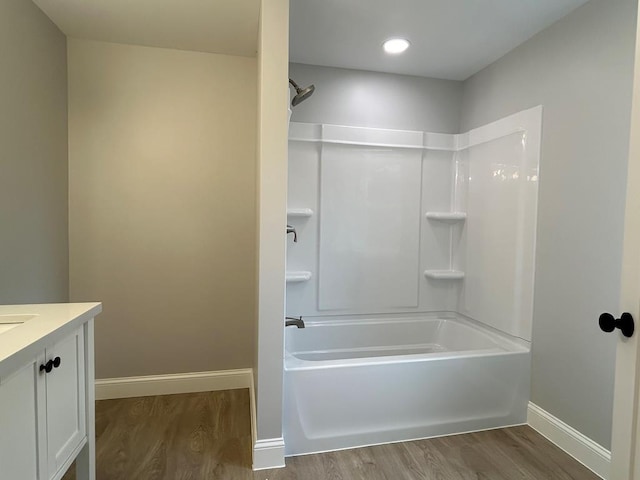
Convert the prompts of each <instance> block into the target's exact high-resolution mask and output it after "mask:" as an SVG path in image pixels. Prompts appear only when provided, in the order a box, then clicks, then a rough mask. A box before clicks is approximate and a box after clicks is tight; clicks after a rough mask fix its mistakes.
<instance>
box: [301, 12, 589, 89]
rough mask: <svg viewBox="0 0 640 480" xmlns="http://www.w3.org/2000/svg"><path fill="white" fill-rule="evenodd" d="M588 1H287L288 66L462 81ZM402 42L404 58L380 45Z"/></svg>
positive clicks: (402, 55)
mask: <svg viewBox="0 0 640 480" xmlns="http://www.w3.org/2000/svg"><path fill="white" fill-rule="evenodd" d="M587 1H588V0H393V1H390V0H291V26H290V58H291V61H292V62H297V63H306V64H311V65H324V66H332V67H343V68H355V69H360V70H373V71H379V72H391V73H401V74H406V75H418V76H423V77H435V78H444V79H450V80H466V79H467V78H468V77H470V76H471V75H473V74H474V73H476V72H478V71H480V70H482V69H483V68H484V67H486V66H487V65H490V64H491V63H493V62H494V61H496V60H497V59H498V58H500V57H502V56H503V55H504V54H505V53H507V52H509V51H510V50H512V49H513V48H515V47H516V46H518V45H520V44H521V43H523V42H524V41H525V40H527V39H529V38H531V37H532V36H533V35H535V34H536V33H538V32H540V31H541V30H543V29H545V28H546V27H548V26H549V25H551V24H552V23H554V22H555V21H556V20H558V19H560V18H562V17H563V16H565V15H566V14H567V13H569V12H570V11H572V10H573V9H575V8H577V7H579V6H580V5H582V4H584V3H586V2H587ZM395 36H400V37H404V38H406V39H408V40H409V41H410V42H411V47H410V48H409V50H408V51H407V52H405V53H404V54H401V55H398V56H390V55H387V54H385V53H383V51H382V43H383V42H384V41H385V40H386V39H388V38H390V37H395Z"/></svg>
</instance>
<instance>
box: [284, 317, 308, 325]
mask: <svg viewBox="0 0 640 480" xmlns="http://www.w3.org/2000/svg"><path fill="white" fill-rule="evenodd" d="M284 320H285V322H284V326H285V327H293V326H296V327H298V328H304V321H303V320H302V317H298V318H295V317H284Z"/></svg>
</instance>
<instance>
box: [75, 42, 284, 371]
mask: <svg viewBox="0 0 640 480" xmlns="http://www.w3.org/2000/svg"><path fill="white" fill-rule="evenodd" d="M256 74H257V70H256V59H255V58H247V57H237V56H229V55H215V54H209V53H198V52H187V51H181V50H170V49H162V48H149V47H140V46H132V45H116V44H111V43H104V42H92V41H88V40H78V39H70V40H69V182H70V185H69V214H70V251H71V256H70V280H71V282H70V284H71V299H72V301H88V300H99V301H102V302H103V303H104V312H103V313H102V315H100V318H99V321H97V322H96V376H97V377H98V378H111V377H127V376H136V375H158V374H167V373H183V372H197V371H208V370H226V369H234V368H247V367H250V366H251V364H252V361H253V333H254V328H255V326H254V323H255V307H254V296H253V292H254V291H255V288H256V286H255V261H256V259H255V255H256V252H255V248H256V245H255V238H256V205H255V196H256V141H255V138H256V117H257V94H256V89H257V84H256ZM283 215H284V213H283ZM282 238H283V239H284V236H283V237H282ZM283 241H284V240H283Z"/></svg>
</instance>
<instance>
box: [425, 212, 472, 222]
mask: <svg viewBox="0 0 640 480" xmlns="http://www.w3.org/2000/svg"><path fill="white" fill-rule="evenodd" d="M426 217H427V218H428V219H430V220H440V221H443V222H462V221H464V220H465V219H466V218H467V214H466V213H464V212H427V214H426Z"/></svg>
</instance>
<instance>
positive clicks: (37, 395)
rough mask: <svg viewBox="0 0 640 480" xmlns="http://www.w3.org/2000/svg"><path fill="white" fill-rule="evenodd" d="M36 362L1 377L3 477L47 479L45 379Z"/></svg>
mask: <svg viewBox="0 0 640 480" xmlns="http://www.w3.org/2000/svg"><path fill="white" fill-rule="evenodd" d="M41 360H42V358H38V359H34V360H33V362H30V363H29V364H28V365H25V366H24V367H22V368H21V369H20V370H18V371H17V372H14V373H12V374H10V375H7V376H5V377H2V378H0V477H1V478H2V479H5V478H7V479H20V480H46V479H47V478H48V475H47V471H46V463H45V462H43V461H42V459H39V458H38V451H42V450H43V448H44V444H43V442H44V436H45V428H46V427H45V424H44V420H43V418H44V416H43V415H41V414H39V412H43V411H44V408H45V400H44V379H43V378H41V374H40V372H39V367H40V363H41Z"/></svg>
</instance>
